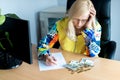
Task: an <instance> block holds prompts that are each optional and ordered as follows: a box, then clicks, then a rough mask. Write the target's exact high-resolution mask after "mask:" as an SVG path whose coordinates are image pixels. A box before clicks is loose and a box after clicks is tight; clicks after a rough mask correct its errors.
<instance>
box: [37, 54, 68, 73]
mask: <svg viewBox="0 0 120 80" xmlns="http://www.w3.org/2000/svg"><path fill="white" fill-rule="evenodd" d="M52 56H54V57H55V59H56V60H57V61H56V63H57V65H52V66H47V65H46V64H45V62H44V61H43V60H39V61H38V64H39V69H40V71H45V70H54V69H61V68H64V67H63V66H64V65H65V64H66V61H65V59H64V57H63V55H62V53H61V52H58V53H52Z"/></svg>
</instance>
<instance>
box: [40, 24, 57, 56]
mask: <svg viewBox="0 0 120 80" xmlns="http://www.w3.org/2000/svg"><path fill="white" fill-rule="evenodd" d="M57 41H58V32H57V28H56V24H55V25H54V26H53V27H52V28H51V30H50V31H49V32H48V33H47V35H46V36H45V37H44V38H42V39H41V40H40V41H39V44H38V52H39V53H38V58H41V56H43V55H46V54H48V55H50V53H49V49H50V48H52V47H53V45H54V44H55V43H56V42H57Z"/></svg>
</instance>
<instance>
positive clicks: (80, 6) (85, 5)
mask: <svg viewBox="0 0 120 80" xmlns="http://www.w3.org/2000/svg"><path fill="white" fill-rule="evenodd" d="M91 7H94V6H93V3H92V2H91V0H76V1H75V2H74V3H73V5H72V6H71V8H70V9H69V11H68V14H67V16H68V18H69V22H68V30H67V36H68V37H69V38H70V39H71V40H74V41H76V35H75V29H74V25H73V22H72V18H74V17H75V16H81V15H82V14H85V13H86V12H88V11H90V8H91ZM73 35H74V36H73Z"/></svg>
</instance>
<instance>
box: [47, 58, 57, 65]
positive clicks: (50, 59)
mask: <svg viewBox="0 0 120 80" xmlns="http://www.w3.org/2000/svg"><path fill="white" fill-rule="evenodd" d="M56 61H57V60H56V59H55V58H54V57H53V56H49V57H47V58H46V65H48V66H51V65H57V63H56Z"/></svg>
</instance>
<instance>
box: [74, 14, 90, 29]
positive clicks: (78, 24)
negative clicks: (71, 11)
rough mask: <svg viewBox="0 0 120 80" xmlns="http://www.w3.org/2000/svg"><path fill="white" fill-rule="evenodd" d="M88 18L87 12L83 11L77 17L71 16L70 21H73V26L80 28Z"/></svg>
mask: <svg viewBox="0 0 120 80" xmlns="http://www.w3.org/2000/svg"><path fill="white" fill-rule="evenodd" d="M88 18H89V13H85V14H83V15H81V16H79V17H77V16H75V17H73V18H72V21H73V25H74V27H75V28H76V29H79V30H80V29H81V28H82V27H84V25H85V24H86V22H87V21H88Z"/></svg>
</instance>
